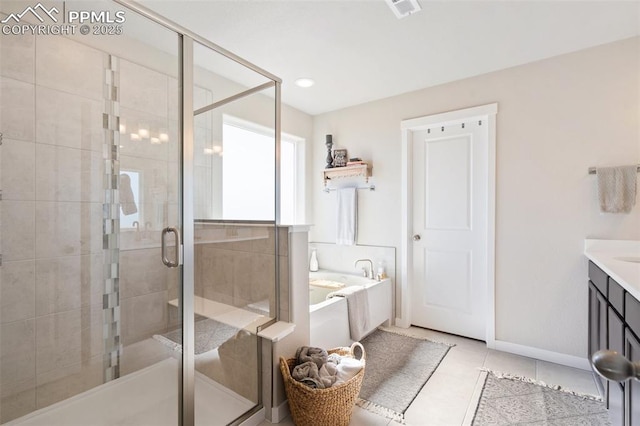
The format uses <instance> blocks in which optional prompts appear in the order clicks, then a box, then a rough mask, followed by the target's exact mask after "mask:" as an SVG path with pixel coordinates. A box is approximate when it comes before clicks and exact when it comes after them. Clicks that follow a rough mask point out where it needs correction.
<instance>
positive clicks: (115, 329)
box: [102, 55, 122, 383]
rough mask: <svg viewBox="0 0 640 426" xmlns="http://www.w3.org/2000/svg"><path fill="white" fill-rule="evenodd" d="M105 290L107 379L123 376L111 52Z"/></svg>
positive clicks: (116, 86)
mask: <svg viewBox="0 0 640 426" xmlns="http://www.w3.org/2000/svg"><path fill="white" fill-rule="evenodd" d="M104 77H105V80H104V114H103V116H102V117H103V128H104V142H103V159H104V166H105V167H104V204H103V205H102V219H103V235H102V248H103V253H104V274H103V276H104V291H103V294H102V318H103V323H102V336H103V339H104V355H103V368H104V371H103V379H104V382H105V383H106V382H108V381H110V380H114V379H117V378H118V377H120V355H121V354H122V343H121V341H120V194H119V186H120V96H119V95H120V92H119V90H120V61H119V59H118V58H117V57H115V56H112V55H108V56H107V57H106V61H105V70H104Z"/></svg>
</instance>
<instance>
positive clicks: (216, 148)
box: [213, 145, 222, 154]
mask: <svg viewBox="0 0 640 426" xmlns="http://www.w3.org/2000/svg"><path fill="white" fill-rule="evenodd" d="M213 152H215V153H216V154H220V153H221V152H222V147H221V146H220V145H214V146H213Z"/></svg>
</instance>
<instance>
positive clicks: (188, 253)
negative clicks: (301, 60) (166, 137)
mask: <svg viewBox="0 0 640 426" xmlns="http://www.w3.org/2000/svg"><path fill="white" fill-rule="evenodd" d="M113 1H114V2H115V3H117V4H120V5H122V6H124V7H126V8H127V9H130V10H132V11H134V12H136V13H138V14H140V15H142V16H144V17H146V18H147V19H149V20H151V21H153V22H156V23H158V24H160V25H162V26H163V27H165V28H167V29H169V30H171V31H173V32H175V33H176V34H177V35H178V37H179V40H180V46H179V62H180V76H179V77H180V89H181V92H182V96H181V97H180V99H181V105H180V107H181V115H182V117H181V120H180V128H181V135H182V141H181V142H182V156H181V172H182V173H179V176H182V179H181V180H182V182H181V183H182V185H180V186H179V187H180V188H181V190H180V192H179V196H178V199H179V200H181V208H180V211H179V215H178V224H177V227H178V229H180V230H181V233H182V238H181V240H182V246H181V247H177V248H176V249H178V250H181V251H182V259H183V261H182V264H181V265H180V266H179V268H181V272H182V274H181V275H182V286H181V287H182V289H181V291H180V292H179V298H180V303H179V306H180V314H181V319H182V331H183V332H182V335H183V342H182V345H183V351H182V365H181V374H180V377H181V385H180V388H179V401H178V404H179V415H178V419H179V420H178V423H179V425H180V426H193V425H194V424H195V404H194V401H195V354H194V343H195V342H194V329H195V320H194V314H195V309H194V295H195V291H194V264H195V262H194V257H195V253H194V230H193V226H186V227H185V226H184V224H185V223H186V224H193V223H194V216H193V202H194V194H193V181H194V179H193V176H194V165H193V150H194V146H193V145H194V141H193V122H194V111H193V83H194V78H193V69H194V64H193V57H194V55H193V46H194V42H197V43H199V44H201V45H203V46H205V47H207V48H209V49H211V50H213V51H214V52H216V53H219V54H221V55H223V56H224V57H226V58H228V59H230V60H232V61H234V62H236V63H238V64H240V65H242V66H244V67H246V68H249V69H250V70H252V71H254V72H256V73H258V74H260V75H262V76H264V77H266V78H267V79H269V80H271V81H272V82H273V83H269V85H271V84H274V85H275V99H274V103H275V114H274V129H275V145H276V149H275V162H276V164H275V176H274V180H275V182H274V184H275V229H276V232H275V246H276V261H277V260H278V254H277V248H278V224H279V222H280V139H281V138H280V131H281V123H280V121H281V85H282V79H280V78H279V77H277V76H275V75H274V74H271V73H270V72H268V71H266V70H264V69H262V68H260V67H259V66H257V65H255V64H252V63H251V62H248V61H246V60H245V59H243V58H241V57H239V56H238V55H236V54H234V53H232V52H230V51H228V50H227V49H224V48H223V47H220V46H218V45H217V44H215V43H212V42H211V41H209V40H207V39H206V38H204V37H202V36H199V35H198V34H196V33H194V32H192V31H190V30H188V29H186V28H184V27H183V26H181V25H179V24H177V23H175V22H173V21H171V20H169V19H167V18H165V17H163V16H162V15H159V14H157V13H156V12H154V11H152V10H150V9H148V8H146V7H145V6H142V5H140V4H138V3H136V2H134V1H131V0H113ZM265 88H266V87H265ZM250 90H253V89H250ZM252 93H253V92H252ZM247 94H248V93H247ZM275 280H276V281H275V282H276V294H277V295H278V294H279V290H278V289H279V268H277V267H276V268H275ZM277 299H278V298H277V297H276V300H277ZM278 315H279V310H276V316H278ZM259 363H261V360H259ZM260 376H262V374H260ZM259 378H260V379H261V377H259ZM257 408H258V409H259V408H260V406H259V405H258V407H257ZM254 411H257V410H252V411H250V412H249V413H248V415H251V414H253V412H254Z"/></svg>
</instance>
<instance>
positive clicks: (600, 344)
mask: <svg viewBox="0 0 640 426" xmlns="http://www.w3.org/2000/svg"><path fill="white" fill-rule="evenodd" d="M595 313H596V322H597V332H596V341H595V347H594V352H597V351H599V350H600V349H608V346H609V342H608V340H607V324H608V323H607V299H605V297H604V296H603V295H602V294H601V293H600V292H596V308H595ZM596 377H597V379H598V380H596V383H599V388H600V392H601V393H602V395H603V396H604V400H605V401H607V400H608V389H607V379H605V378H604V377H602V376H600V375H596ZM607 408H608V407H607Z"/></svg>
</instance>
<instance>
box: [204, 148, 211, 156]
mask: <svg viewBox="0 0 640 426" xmlns="http://www.w3.org/2000/svg"><path fill="white" fill-rule="evenodd" d="M203 151H204V155H212V154H213V149H212V148H205V149H204V150H203Z"/></svg>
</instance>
